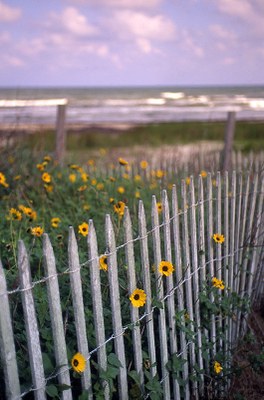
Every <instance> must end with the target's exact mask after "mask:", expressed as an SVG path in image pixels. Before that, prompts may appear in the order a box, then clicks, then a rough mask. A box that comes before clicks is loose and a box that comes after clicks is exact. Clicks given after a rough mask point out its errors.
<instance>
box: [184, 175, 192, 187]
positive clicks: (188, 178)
mask: <svg viewBox="0 0 264 400" xmlns="http://www.w3.org/2000/svg"><path fill="white" fill-rule="evenodd" d="M185 182H186V185H190V183H191V178H190V177H189V176H187V178H186V179H185Z"/></svg>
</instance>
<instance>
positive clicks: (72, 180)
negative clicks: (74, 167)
mask: <svg viewBox="0 0 264 400" xmlns="http://www.w3.org/2000/svg"><path fill="white" fill-rule="evenodd" d="M69 181H70V182H71V183H74V182H75V181H76V174H70V175H69Z"/></svg>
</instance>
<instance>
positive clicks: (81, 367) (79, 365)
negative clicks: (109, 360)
mask: <svg viewBox="0 0 264 400" xmlns="http://www.w3.org/2000/svg"><path fill="white" fill-rule="evenodd" d="M71 366H72V368H73V370H74V371H75V372H78V374H81V373H82V372H84V371H85V368H86V359H85V357H84V356H83V355H82V354H81V353H76V354H75V355H74V356H73V357H72V359H71Z"/></svg>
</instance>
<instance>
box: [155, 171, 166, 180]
mask: <svg viewBox="0 0 264 400" xmlns="http://www.w3.org/2000/svg"><path fill="white" fill-rule="evenodd" d="M164 175H165V172H164V171H162V170H161V169H158V170H157V171H156V178H158V179H161V178H163V176H164Z"/></svg>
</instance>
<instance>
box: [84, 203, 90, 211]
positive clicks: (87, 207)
mask: <svg viewBox="0 0 264 400" xmlns="http://www.w3.org/2000/svg"><path fill="white" fill-rule="evenodd" d="M90 208H91V206H89V204H84V205H83V209H84V211H89V210H90Z"/></svg>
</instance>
